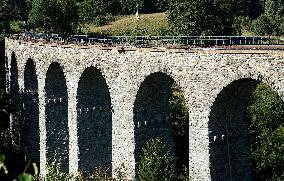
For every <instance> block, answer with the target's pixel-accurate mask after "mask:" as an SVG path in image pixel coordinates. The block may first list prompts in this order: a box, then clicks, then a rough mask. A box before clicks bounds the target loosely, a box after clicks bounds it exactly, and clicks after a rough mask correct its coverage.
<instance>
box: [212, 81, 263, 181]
mask: <svg viewBox="0 0 284 181" xmlns="http://www.w3.org/2000/svg"><path fill="white" fill-rule="evenodd" d="M259 83H260V82H259V81H257V80H253V79H240V80H237V81H234V82H232V83H231V84H229V85H228V86H227V87H225V88H224V89H223V90H222V91H221V92H220V93H219V95H218V96H217V98H216V99H215V102H214V104H213V106H212V107H211V113H210V116H209V123H208V127H209V154H210V174H211V179H212V180H216V181H217V180H252V179H253V170H254V166H253V160H252V157H251V152H250V138H249V127H250V121H249V119H248V116H247V106H248V103H249V100H250V96H251V94H252V92H253V91H254V90H255V89H256V87H257V85H258V84H259Z"/></svg>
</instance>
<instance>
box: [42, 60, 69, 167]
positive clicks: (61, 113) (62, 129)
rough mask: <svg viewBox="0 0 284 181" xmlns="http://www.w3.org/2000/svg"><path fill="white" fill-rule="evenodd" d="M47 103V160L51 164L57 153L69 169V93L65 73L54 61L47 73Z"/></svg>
mask: <svg viewBox="0 0 284 181" xmlns="http://www.w3.org/2000/svg"><path fill="white" fill-rule="evenodd" d="M45 103H46V108H45V115H46V147H47V148H46V149H47V162H48V164H51V163H52V161H53V159H54V156H55V155H56V156H57V157H58V159H60V161H61V164H62V169H63V170H64V171H68V160H69V154H68V153H69V146H68V145H69V139H68V138H69V131H68V95H67V86H66V80H65V77H64V73H63V70H62V68H61V67H60V65H59V64H58V63H52V64H51V65H50V67H49V69H48V71H47V74H46V80H45Z"/></svg>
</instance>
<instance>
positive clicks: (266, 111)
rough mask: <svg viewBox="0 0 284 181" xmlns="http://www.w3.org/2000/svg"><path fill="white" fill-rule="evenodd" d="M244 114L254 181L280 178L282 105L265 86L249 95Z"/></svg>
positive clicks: (283, 128)
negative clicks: (248, 133) (246, 109)
mask: <svg viewBox="0 0 284 181" xmlns="http://www.w3.org/2000/svg"><path fill="white" fill-rule="evenodd" d="M248 113H249V114H248V115H249V119H250V122H251V125H250V130H249V131H250V138H251V139H250V142H251V153H252V159H253V161H254V164H255V180H259V181H268V180H275V181H276V180H279V181H280V180H283V179H284V162H283V160H284V135H283V133H284V102H283V101H282V100H281V98H280V97H279V96H278V95H277V93H276V92H275V91H273V90H272V89H271V88H270V87H268V86H267V85H266V84H259V85H258V86H257V88H256V91H255V92H254V93H253V95H252V97H251V100H250V103H249V106H248Z"/></svg>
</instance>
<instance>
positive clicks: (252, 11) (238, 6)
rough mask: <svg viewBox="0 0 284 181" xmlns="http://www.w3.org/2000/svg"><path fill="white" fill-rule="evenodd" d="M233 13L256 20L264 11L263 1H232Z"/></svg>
mask: <svg viewBox="0 0 284 181" xmlns="http://www.w3.org/2000/svg"><path fill="white" fill-rule="evenodd" d="M234 11H235V14H236V16H243V17H249V19H252V20H254V19H256V18H257V17H259V16H260V15H261V14H262V13H263V11H264V0H234Z"/></svg>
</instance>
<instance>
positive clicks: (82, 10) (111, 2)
mask: <svg viewBox="0 0 284 181" xmlns="http://www.w3.org/2000/svg"><path fill="white" fill-rule="evenodd" d="M119 9H120V4H119V2H118V1H116V0H85V1H83V2H82V3H80V7H79V16H80V19H81V20H83V21H90V22H93V21H94V20H95V18H96V17H98V16H105V15H107V14H112V15H116V14H118V12H119Z"/></svg>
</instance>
